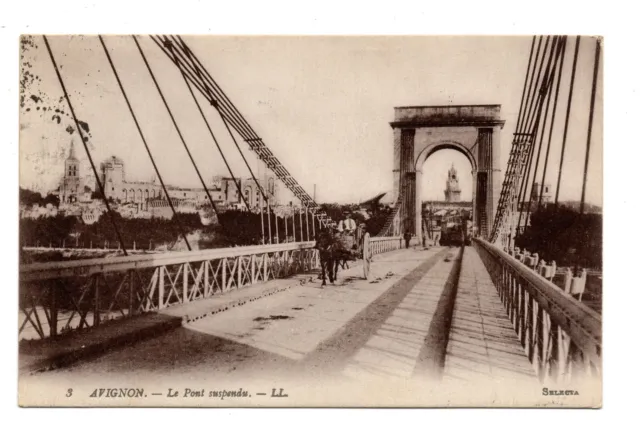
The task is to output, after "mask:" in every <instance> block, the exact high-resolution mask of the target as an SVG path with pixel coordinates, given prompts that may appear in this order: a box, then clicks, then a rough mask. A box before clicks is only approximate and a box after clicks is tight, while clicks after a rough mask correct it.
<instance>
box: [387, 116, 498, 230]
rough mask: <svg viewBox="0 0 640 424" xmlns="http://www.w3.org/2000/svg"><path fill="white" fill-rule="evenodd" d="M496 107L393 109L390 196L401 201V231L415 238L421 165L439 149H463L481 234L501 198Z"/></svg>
mask: <svg viewBox="0 0 640 424" xmlns="http://www.w3.org/2000/svg"><path fill="white" fill-rule="evenodd" d="M500 109H501V106H500V105H460V106H403V107H396V108H395V119H394V121H393V122H391V124H390V125H391V127H392V128H393V133H394V149H393V151H394V167H393V173H394V185H393V193H394V198H396V199H398V203H399V209H400V210H399V227H400V228H399V231H398V232H399V233H403V232H404V231H406V230H408V231H410V232H412V233H414V234H415V235H416V236H418V237H419V238H420V237H421V236H422V225H421V220H420V219H419V217H420V215H421V213H422V211H421V208H422V201H421V199H420V193H421V183H422V178H421V176H422V169H423V166H424V164H425V162H426V161H427V159H428V158H429V157H430V156H431V155H432V154H433V153H435V152H437V151H439V150H442V149H453V150H456V151H458V152H460V153H462V154H463V155H464V156H465V157H466V158H467V159H468V160H469V162H470V164H471V169H472V175H473V192H472V199H473V224H474V229H475V232H476V233H477V234H478V235H481V236H483V237H485V238H487V237H488V236H489V234H490V233H491V223H492V222H493V218H494V215H495V213H496V209H497V205H498V199H499V197H500V187H501V186H500V184H501V180H500V130H501V129H502V128H503V126H504V123H505V121H504V120H502V119H500Z"/></svg>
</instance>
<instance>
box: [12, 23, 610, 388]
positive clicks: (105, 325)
mask: <svg viewBox="0 0 640 424" xmlns="http://www.w3.org/2000/svg"><path fill="white" fill-rule="evenodd" d="M99 40H100V44H101V46H102V48H103V53H104V55H105V57H106V58H107V61H108V64H109V71H110V74H111V76H110V77H113V78H114V79H115V81H116V84H117V87H118V90H119V92H120V94H121V95H122V96H123V98H124V100H125V103H126V106H127V109H128V111H129V113H130V117H131V119H132V120H133V122H134V123H135V127H136V130H137V137H138V138H139V140H140V142H141V143H143V145H144V147H145V150H146V152H147V154H148V157H149V159H150V161H151V163H152V165H153V168H154V170H155V172H156V175H157V178H158V181H159V184H160V185H161V186H162V191H163V193H164V198H165V199H166V200H167V202H168V204H169V206H170V208H171V210H172V212H173V214H174V215H175V213H176V209H175V207H174V205H173V202H172V197H171V196H170V193H169V189H168V188H167V185H166V184H165V181H164V180H163V178H162V172H161V170H160V169H159V167H158V166H157V163H156V161H155V160H154V152H152V150H151V149H150V146H149V143H148V141H147V138H146V137H145V132H144V131H143V129H142V127H141V125H140V124H139V121H138V118H137V114H136V110H135V108H134V106H133V105H132V102H131V101H130V99H129V94H130V93H129V92H128V90H127V89H126V87H125V84H123V82H122V80H121V74H120V71H119V69H118V67H117V66H116V64H115V63H114V61H113V60H112V57H111V52H110V50H109V48H108V42H109V39H108V38H106V39H105V38H103V37H99ZM139 40H140V37H138V36H133V37H131V40H130V42H131V43H133V44H134V45H135V47H136V50H137V52H138V53H139V54H140V56H141V58H142V60H143V62H144V64H145V68H146V69H145V71H146V75H147V76H148V78H150V79H151V80H152V81H153V84H154V87H155V88H156V90H157V91H158V94H159V96H160V99H161V101H162V106H163V107H164V109H166V112H167V115H168V117H169V119H170V121H171V123H172V125H173V126H174V128H175V130H176V132H177V134H178V136H179V139H180V142H181V144H182V146H183V147H184V149H185V152H186V153H187V156H188V157H189V161H190V166H192V167H193V168H194V170H195V171H196V173H197V175H198V178H199V181H200V183H201V184H202V187H203V190H204V193H205V194H206V195H207V199H206V201H207V202H208V204H209V205H210V207H211V209H212V210H213V211H214V212H217V208H218V205H217V203H216V202H215V201H214V200H213V198H212V196H211V194H210V190H209V188H208V187H207V184H206V183H205V180H204V178H203V177H202V174H201V172H200V170H199V168H198V166H197V165H196V161H195V160H194V157H193V155H192V153H191V152H190V149H189V143H188V142H187V139H186V137H185V136H184V131H181V127H180V125H179V122H178V120H177V119H176V117H175V114H174V112H173V110H172V107H171V106H170V104H169V102H168V100H167V98H166V97H165V96H164V95H163V91H162V89H161V86H160V84H159V83H158V81H157V79H156V76H155V74H154V70H153V68H152V66H151V65H150V63H149V61H148V60H147V58H146V53H145V51H144V49H143V47H142V45H141V43H140V41H139ZM151 40H152V41H153V43H154V44H155V48H157V49H159V50H160V51H161V52H162V53H164V55H165V56H166V59H167V63H168V64H170V65H172V66H175V67H176V68H177V69H178V71H179V73H180V76H181V79H182V80H183V81H182V84H184V89H185V90H187V91H188V92H189V93H190V97H191V98H192V100H193V102H194V103H195V105H196V106H197V109H198V111H199V114H200V117H201V118H202V121H203V124H204V125H205V126H206V127H207V129H208V133H209V135H210V138H211V143H213V145H215V146H216V150H217V151H218V153H219V154H220V155H221V157H222V158H223V159H224V163H225V164H226V167H227V171H228V172H229V175H230V176H231V178H232V180H233V181H236V182H237V181H238V180H237V178H236V177H235V174H234V170H233V169H232V167H231V166H230V164H229V162H228V161H227V160H226V158H225V154H224V152H223V150H222V149H221V146H220V143H219V142H218V136H217V135H216V134H215V132H214V130H213V129H212V126H211V124H210V122H209V118H208V117H207V116H208V113H209V112H213V113H214V115H215V116H217V117H218V118H219V120H220V122H222V123H223V126H224V128H225V130H226V132H227V135H228V136H229V137H230V139H231V140H232V141H233V145H234V146H235V147H236V149H237V151H238V152H239V153H240V155H241V157H242V159H243V163H244V165H245V167H246V170H247V171H248V172H249V174H250V175H251V178H252V179H253V181H254V182H255V184H256V187H258V191H259V193H258V194H259V198H260V206H259V207H258V208H256V207H255V204H253V203H251V202H250V200H249V199H245V198H244V197H242V196H243V195H242V188H241V187H240V186H238V187H237V189H238V193H239V196H240V197H241V198H242V199H241V200H242V202H243V203H244V204H245V205H246V206H247V209H248V210H254V211H256V214H259V215H260V220H261V224H262V226H261V230H262V235H261V236H262V244H258V245H255V246H242V247H230V248H221V249H208V250H193V249H192V246H191V245H190V243H189V240H188V238H187V235H186V234H185V232H184V231H183V232H182V235H181V237H182V238H183V240H184V243H185V247H186V250H185V251H180V252H166V253H156V252H149V253H146V254H130V252H129V251H128V250H127V244H126V243H125V240H124V238H123V235H122V234H121V230H120V228H119V226H118V220H117V219H115V217H114V216H115V214H114V211H113V210H112V205H111V203H110V201H109V198H108V193H107V192H106V190H105V181H104V180H103V179H101V177H100V175H99V172H98V168H97V167H96V165H95V162H94V159H93V158H92V152H91V150H90V148H89V147H88V145H87V143H86V142H85V140H84V139H83V138H82V137H83V134H85V133H86V131H85V130H84V129H83V127H82V125H81V123H80V121H79V118H78V115H77V110H78V108H79V107H80V106H78V105H76V104H74V102H73V101H72V96H70V95H69V92H68V91H67V88H66V80H65V74H64V69H63V68H62V67H61V66H59V65H58V63H57V62H56V52H55V51H54V50H53V49H52V47H51V44H50V42H49V40H48V39H47V37H43V43H44V46H45V47H46V50H47V53H48V56H49V58H50V61H51V64H52V66H53V68H54V69H55V75H56V77H57V81H56V82H57V83H58V84H59V85H60V87H61V89H62V91H63V93H64V100H65V102H66V104H67V106H68V108H69V110H70V113H71V115H72V118H73V121H74V123H75V127H76V128H75V130H76V131H75V132H74V133H75V135H76V136H77V137H79V139H78V141H79V143H78V144H79V145H81V146H83V150H84V153H85V154H86V157H87V159H88V160H89V162H90V164H91V168H92V172H93V174H94V177H95V180H96V181H97V187H98V189H99V194H100V198H101V199H102V201H103V202H104V206H105V208H106V210H107V212H106V214H107V216H108V217H109V218H110V219H111V223H112V226H113V231H114V233H115V234H116V235H117V237H118V239H119V240H120V245H119V250H120V251H121V255H120V256H117V257H110V258H101V259H82V260H72V261H64V262H50V263H36V264H25V265H21V267H20V281H19V284H20V322H19V336H20V339H21V345H20V369H21V372H23V373H24V374H25V377H24V378H25V379H27V378H31V379H35V378H37V379H44V380H46V379H48V378H49V379H55V378H60V376H64V378H68V377H69V376H74V375H85V376H86V375H94V374H95V373H98V372H101V373H109V375H128V374H131V373H133V375H136V373H141V374H144V375H159V376H171V375H178V374H179V375H181V376H185V375H187V376H188V375H193V376H198V375H202V374H203V373H204V374H207V375H208V376H209V377H212V378H218V377H220V378H225V379H227V378H236V377H238V378H239V377H247V378H248V377H251V378H264V379H269V378H272V377H273V376H274V375H280V376H282V375H295V376H297V377H298V378H301V379H304V378H316V379H317V378H320V377H326V378H346V379H355V380H358V379H368V378H371V379H376V378H377V379H391V380H393V379H419V380H428V381H438V382H440V381H442V382H454V383H455V382H462V381H466V382H474V381H480V382H500V381H506V380H513V381H517V382H525V383H527V384H529V383H530V384H539V385H541V386H542V385H549V384H559V385H561V386H562V385H565V386H566V385H569V384H572V383H575V382H577V381H582V380H581V379H584V378H591V379H593V378H595V379H599V378H600V375H601V367H602V334H601V325H602V322H601V315H600V312H599V309H598V308H596V307H593V305H589V304H588V303H587V302H583V301H581V300H582V299H581V298H582V294H583V293H584V291H585V287H586V286H587V285H588V281H587V280H588V275H589V272H591V271H588V270H586V269H584V268H582V267H581V268H578V265H579V264H578V263H570V264H564V266H563V267H562V269H561V268H560V267H559V266H557V265H556V262H555V258H553V257H541V254H538V253H537V252H533V251H527V250H526V249H524V248H522V247H521V246H518V242H519V240H521V239H522V238H521V237H523V235H526V234H527V232H528V231H531V228H532V226H531V217H532V215H533V214H534V213H535V211H536V210H541V209H544V210H553V208H558V202H559V200H558V196H559V193H560V191H561V190H562V188H563V185H562V184H561V183H562V181H564V180H567V179H574V180H575V179H576V178H578V179H580V180H581V185H580V190H581V191H580V196H581V200H580V212H579V214H580V215H582V214H584V209H585V191H586V187H587V176H588V174H589V172H588V171H589V156H590V146H591V144H592V132H593V121H594V110H595V109H596V97H597V96H596V94H597V90H598V72H599V71H598V70H599V67H600V55H601V51H600V50H601V48H600V41H599V40H595V42H594V40H593V39H589V40H587V41H589V42H588V43H587V42H585V41H584V40H581V38H580V37H571V38H570V37H566V36H535V37H533V39H532V41H531V48H530V53H529V59H528V66H527V72H526V75H523V79H524V84H523V86H522V89H521V102H520V110H519V113H518V117H517V123H516V129H515V132H514V134H513V135H505V134H501V130H502V129H503V128H504V124H505V120H504V119H502V116H501V112H502V111H501V105H495V104H489V105H447V106H400V107H396V108H395V116H394V121H393V122H391V124H390V125H391V128H392V130H393V140H392V142H393V146H394V155H393V161H394V162H393V163H394V166H393V183H394V186H393V198H394V199H395V201H394V202H393V207H392V208H391V209H390V210H389V212H388V216H387V217H386V220H385V223H384V226H383V227H382V229H381V230H380V232H379V233H378V234H372V235H371V237H370V238H368V241H367V243H366V254H364V255H363V256H362V258H361V259H358V260H357V261H355V262H354V263H352V264H351V266H350V268H348V269H346V270H341V271H340V274H339V278H338V280H337V281H336V282H335V284H334V285H333V286H332V285H329V286H328V287H325V288H324V289H321V287H320V282H319V280H318V278H317V276H318V269H319V260H320V258H319V254H318V250H317V249H316V241H315V240H316V235H317V234H318V232H319V231H322V230H323V229H325V228H327V227H329V228H331V227H332V226H333V225H334V223H333V222H332V220H331V218H330V217H329V216H328V215H327V214H326V212H325V211H323V210H322V208H320V206H319V205H318V204H317V203H316V202H315V201H314V198H313V197H312V196H310V195H309V194H308V193H307V192H306V191H305V189H304V188H303V187H302V186H301V185H300V184H299V183H298V181H297V180H296V179H295V178H294V177H293V176H292V175H291V174H290V173H289V171H287V169H286V168H285V166H284V165H283V164H282V163H281V162H280V161H279V160H278V158H277V157H276V156H275V155H274V153H273V152H272V150H270V149H269V147H267V144H266V143H265V141H263V139H262V138H261V137H260V135H259V134H258V133H257V132H256V131H255V130H254V129H253V127H252V126H251V125H250V124H249V120H248V119H247V118H246V117H245V116H243V115H242V113H241V112H240V111H239V110H238V108H237V107H236V106H235V105H234V104H233V103H232V101H231V99H230V98H229V97H228V96H227V95H226V94H225V92H224V91H223V89H222V88H221V87H220V85H218V83H216V81H215V79H214V78H213V76H212V75H211V74H210V72H209V71H208V70H207V69H206V68H205V67H204V65H203V63H202V61H201V60H200V59H199V58H198V57H197V56H196V54H195V53H194V52H193V50H191V49H190V48H189V46H188V45H187V43H186V42H185V41H184V40H183V39H182V38H181V37H180V36H164V35H163V36H151ZM582 58H585V59H587V58H588V60H586V62H588V63H589V64H590V65H589V66H584V64H583V62H585V60H583V62H581V61H580V59H582ZM565 68H566V69H565ZM577 73H589V75H592V85H591V86H590V87H589V88H588V91H589V100H588V101H589V108H588V113H587V115H586V116H576V113H577V112H576V110H575V109H576V108H575V105H574V99H573V97H574V96H575V93H574V85H575V80H576V74H577ZM199 99H200V100H199ZM572 105H574V108H573V109H574V110H573V112H572ZM556 118H557V119H556ZM579 125H583V126H586V133H585V134H586V136H585V137H584V138H581V139H580V140H577V139H575V138H574V139H571V137H568V134H569V133H570V131H571V129H572V126H579ZM505 141H507V142H510V143H511V148H510V149H511V150H510V154H509V158H508V162H507V168H506V169H505V171H504V173H503V172H502V171H501V169H500V163H501V162H500V160H501V158H500V151H501V149H500V147H501V143H504V142H505ZM569 143H581V144H582V145H584V149H585V155H584V157H583V158H581V159H580V160H583V161H584V167H583V168H584V172H583V173H582V174H581V175H579V176H578V177H576V175H568V174H567V173H566V172H565V173H563V169H564V167H565V163H566V161H567V159H566V158H565V152H566V150H567V145H568V144H569ZM242 144H244V145H245V146H248V147H249V150H250V152H251V153H252V154H253V155H255V157H257V158H258V159H259V160H260V161H261V162H262V163H263V164H264V165H265V166H266V167H267V168H268V169H269V170H270V171H271V172H272V173H273V174H274V175H275V176H276V177H277V178H278V179H279V181H281V183H282V184H284V185H285V186H286V188H287V189H288V190H289V191H290V192H291V193H292V194H293V196H295V197H296V198H297V200H298V202H299V205H300V206H299V208H298V210H297V211H296V212H294V214H293V215H292V216H290V217H289V219H287V218H285V220H284V229H283V228H278V225H282V221H280V224H278V223H279V220H278V218H277V217H276V216H275V214H274V212H273V210H272V206H273V205H272V204H271V203H272V201H273V200H272V198H271V197H270V196H269V193H268V192H267V190H265V188H264V187H263V184H262V183H261V181H259V178H258V177H257V176H256V172H255V170H254V169H253V168H252V167H251V165H250V159H251V158H248V157H247V156H246V155H245V154H244V153H243V151H242V149H241V148H240V146H241V145H242ZM556 147H557V149H556V150H559V152H560V158H559V161H555V162H553V161H550V159H549V158H550V151H552V150H553V149H554V148H556ZM442 149H454V150H456V151H458V152H460V153H462V154H463V155H464V156H465V157H466V158H467V159H468V160H469V162H470V163H471V167H472V175H473V189H472V195H473V196H472V213H471V217H472V228H471V229H469V233H470V237H469V238H468V239H467V243H463V245H461V246H459V247H447V246H437V245H435V246H434V245H432V244H433V243H432V242H431V240H429V238H428V237H427V235H426V234H423V229H424V219H423V217H422V201H421V199H420V193H421V184H422V181H423V179H422V177H421V173H422V169H423V165H424V164H425V162H426V160H427V159H428V158H429V157H430V156H431V155H432V154H433V153H435V152H437V151H439V150H442ZM572 160H577V158H575V157H573V158H572ZM552 166H556V167H557V169H555V170H554V171H553V172H552V170H551V167H552ZM236 172H237V170H236ZM552 174H553V175H554V176H555V178H556V179H555V181H551V179H552V177H551V175H552ZM534 183H535V184H537V187H545V186H546V185H549V184H553V185H554V186H555V187H556V189H555V202H553V201H551V202H548V204H543V203H542V196H541V195H540V193H538V194H537V195H536V193H535V192H534V190H533V187H534ZM250 203H251V204H250ZM283 230H284V231H286V232H287V236H286V237H284V238H282V237H277V235H279V234H281V233H282V232H283ZM289 231H291V232H292V233H293V235H294V238H293V241H291V239H290V238H289V237H288V235H289V234H290V233H289ZM405 234H410V235H411V239H410V241H409V242H408V245H406V244H405V239H404V235H405ZM274 235H275V236H276V237H274ZM281 240H284V242H283V241H281ZM465 244H466V245H465ZM363 267H364V268H366V269H367V271H365V272H364V275H363ZM67 367H68V368H67ZM57 368H64V369H62V370H56V369H57ZM29 373H31V374H32V375H30V376H29V377H27V376H26V375H27V374H29ZM33 373H35V374H33Z"/></svg>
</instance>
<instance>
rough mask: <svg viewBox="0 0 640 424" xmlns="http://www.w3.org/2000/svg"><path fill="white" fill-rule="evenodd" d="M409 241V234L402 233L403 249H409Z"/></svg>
mask: <svg viewBox="0 0 640 424" xmlns="http://www.w3.org/2000/svg"><path fill="white" fill-rule="evenodd" d="M410 241H411V233H410V232H409V231H408V230H407V231H405V232H404V244H405V248H407V249H408V248H409V242H410Z"/></svg>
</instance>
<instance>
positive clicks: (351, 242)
mask: <svg viewBox="0 0 640 424" xmlns="http://www.w3.org/2000/svg"><path fill="white" fill-rule="evenodd" d="M338 239H339V240H340V242H341V244H342V247H343V249H344V250H345V251H346V252H349V253H350V254H351V256H352V258H353V259H362V266H363V270H364V278H369V270H370V268H371V256H373V255H372V251H371V245H370V237H369V233H365V234H364V237H362V240H361V241H360V243H358V240H357V239H356V236H355V235H353V234H349V233H344V234H340V235H339V236H338Z"/></svg>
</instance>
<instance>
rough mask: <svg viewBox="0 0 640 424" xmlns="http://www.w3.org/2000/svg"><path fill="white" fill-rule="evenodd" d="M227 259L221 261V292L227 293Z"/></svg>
mask: <svg viewBox="0 0 640 424" xmlns="http://www.w3.org/2000/svg"><path fill="white" fill-rule="evenodd" d="M227 263H228V262H227V258H223V259H222V291H223V292H225V291H227V266H228V265H227Z"/></svg>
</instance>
